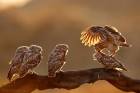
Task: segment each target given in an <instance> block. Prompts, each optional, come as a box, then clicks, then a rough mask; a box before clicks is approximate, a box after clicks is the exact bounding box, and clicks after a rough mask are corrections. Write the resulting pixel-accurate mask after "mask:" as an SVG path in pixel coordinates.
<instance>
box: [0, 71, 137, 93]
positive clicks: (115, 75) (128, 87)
mask: <svg viewBox="0 0 140 93" xmlns="http://www.w3.org/2000/svg"><path fill="white" fill-rule="evenodd" d="M97 80H106V81H108V82H109V83H111V84H112V85H114V86H115V87H117V88H118V89H121V90H123V91H127V92H136V93H140V80H134V79H132V78H129V77H127V76H125V75H124V74H123V73H121V72H119V71H115V70H109V69H104V68H95V69H87V70H81V71H67V72H59V73H57V75H56V77H55V78H49V77H47V76H40V75H37V74H35V73H33V74H28V75H26V76H25V77H24V78H20V79H17V80H15V81H13V82H10V83H8V84H6V85H4V86H2V87H0V93H31V92H33V91H34V90H36V89H39V90H45V89H53V88H64V89H68V90H69V89H74V88H77V87H79V86H80V85H82V84H85V83H94V82H95V81H97Z"/></svg>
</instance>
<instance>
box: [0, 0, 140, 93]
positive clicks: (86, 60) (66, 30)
mask: <svg viewBox="0 0 140 93" xmlns="http://www.w3.org/2000/svg"><path fill="white" fill-rule="evenodd" d="M139 11H140V1H139V0H0V85H4V84H6V83H8V80H7V79H6V76H7V72H8V68H9V65H8V63H9V61H10V59H11V58H12V57H13V55H14V52H15V50H16V48H17V47H19V46H21V45H31V44H36V45H40V46H42V47H43V49H44V54H43V55H44V59H43V61H42V63H41V64H40V66H39V67H37V68H36V69H35V70H36V72H38V73H39V74H41V75H47V60H48V55H49V53H50V52H51V50H52V49H53V47H54V46H55V45H56V44H58V43H66V44H68V45H69V47H70V49H69V53H68V57H67V64H66V65H65V67H64V71H68V70H82V69H89V68H98V67H102V66H101V65H100V64H98V63H97V62H96V61H93V60H92V54H93V53H94V49H93V48H92V47H91V48H89V47H85V46H83V45H82V44H81V42H80V40H79V38H80V32H81V31H82V30H84V29H85V28H86V27H88V26H91V25H101V26H103V25H112V26H115V27H116V28H117V29H118V30H119V31H120V32H122V34H123V35H124V36H125V37H126V38H127V41H128V42H129V43H130V44H132V45H133V47H131V48H121V50H120V51H119V52H118V54H117V58H118V59H120V60H121V61H122V63H123V64H124V65H125V66H126V67H127V68H128V72H124V74H126V75H127V76H129V77H132V78H136V79H140V78H139V77H140V69H139V67H140V63H139V60H140V41H139V39H140V37H139V35H140V26H139V24H140V12H139ZM46 92H47V93H85V92H88V93H94V92H95V93H124V92H123V91H121V90H119V89H117V88H115V87H113V86H112V85H111V84H109V83H108V82H106V81H97V82H96V83H95V84H85V85H82V86H81V87H79V88H77V89H73V90H69V91H68V90H64V89H54V90H46V91H35V92H33V93H46Z"/></svg>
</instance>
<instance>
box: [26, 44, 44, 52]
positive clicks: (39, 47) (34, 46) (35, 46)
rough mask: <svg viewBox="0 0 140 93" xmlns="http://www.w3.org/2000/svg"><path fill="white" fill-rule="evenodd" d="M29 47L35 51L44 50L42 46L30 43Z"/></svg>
mask: <svg viewBox="0 0 140 93" xmlns="http://www.w3.org/2000/svg"><path fill="white" fill-rule="evenodd" d="M29 49H30V50H31V51H33V52H37V53H38V52H42V50H43V49H42V47H41V46H38V45H30V47H29Z"/></svg>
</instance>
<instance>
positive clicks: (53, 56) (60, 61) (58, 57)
mask: <svg viewBox="0 0 140 93" xmlns="http://www.w3.org/2000/svg"><path fill="white" fill-rule="evenodd" d="M67 52H68V45H66V44H58V45H56V46H55V48H54V49H53V50H52V52H51V53H50V56H49V58H48V59H49V60H48V76H49V77H55V76H56V73H57V72H59V71H61V69H62V68H63V66H64V64H65V63H66V55H67Z"/></svg>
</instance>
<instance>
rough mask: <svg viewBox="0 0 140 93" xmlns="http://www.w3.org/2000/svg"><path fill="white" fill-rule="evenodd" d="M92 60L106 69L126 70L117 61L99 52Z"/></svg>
mask: <svg viewBox="0 0 140 93" xmlns="http://www.w3.org/2000/svg"><path fill="white" fill-rule="evenodd" d="M94 58H96V59H97V61H98V62H99V63H101V64H102V65H103V66H104V67H105V68H106V69H115V70H125V71H127V69H126V68H125V67H124V65H122V64H121V63H120V61H119V60H117V59H116V58H114V57H112V56H108V55H105V54H103V53H101V52H96V53H95V54H94Z"/></svg>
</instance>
